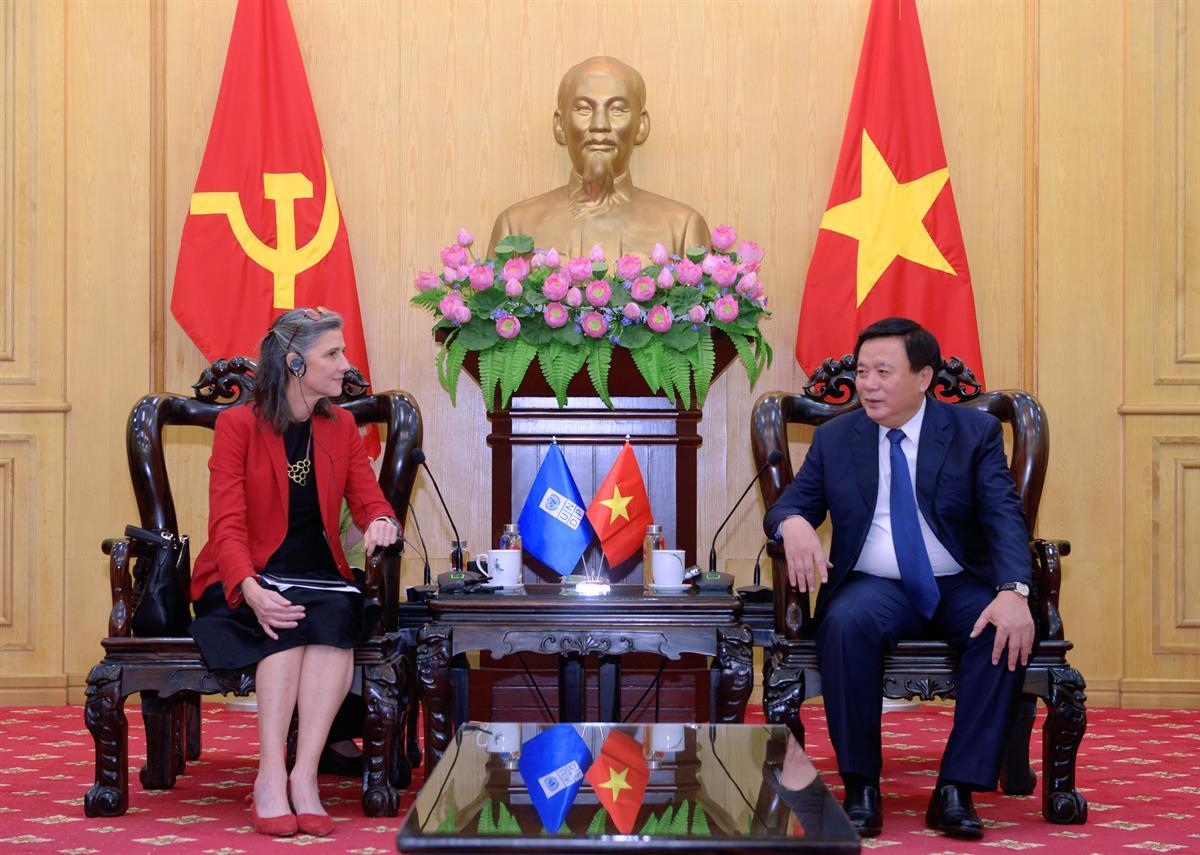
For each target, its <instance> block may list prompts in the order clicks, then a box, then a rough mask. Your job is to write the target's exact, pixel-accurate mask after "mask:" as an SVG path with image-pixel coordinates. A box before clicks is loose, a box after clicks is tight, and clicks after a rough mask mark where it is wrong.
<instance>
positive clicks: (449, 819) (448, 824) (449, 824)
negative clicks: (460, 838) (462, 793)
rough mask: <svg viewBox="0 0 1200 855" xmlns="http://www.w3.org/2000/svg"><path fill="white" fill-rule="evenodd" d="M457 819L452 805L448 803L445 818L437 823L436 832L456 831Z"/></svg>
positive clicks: (447, 832)
mask: <svg viewBox="0 0 1200 855" xmlns="http://www.w3.org/2000/svg"><path fill="white" fill-rule="evenodd" d="M457 826H458V821H457V819H456V818H455V811H454V805H450V809H449V810H448V811H447V812H446V818H445V819H443V820H442V821H441V822H439V823H438V827H437V833H438V834H449V833H451V832H453V831H458V827H457Z"/></svg>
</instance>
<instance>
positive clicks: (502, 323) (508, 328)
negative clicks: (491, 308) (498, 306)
mask: <svg viewBox="0 0 1200 855" xmlns="http://www.w3.org/2000/svg"><path fill="white" fill-rule="evenodd" d="M520 331H521V322H520V321H519V320H517V319H516V318H514V317H513V316H512V315H505V316H504V317H502V318H501V319H500V320H498V321H496V333H497V334H498V335H499V336H500V338H516V337H517V333H519V332H520Z"/></svg>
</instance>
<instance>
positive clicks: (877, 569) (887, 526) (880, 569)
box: [854, 400, 962, 579]
mask: <svg viewBox="0 0 1200 855" xmlns="http://www.w3.org/2000/svg"><path fill="white" fill-rule="evenodd" d="M925 403H926V402H925V400H922V401H921V409H919V410H917V414H916V415H915V416H913V417H912V418H911V419H909V420H908V421H907V422H905V424H903V425H902V426H901V427H900V430H902V431H904V439H902V440H900V450H901V451H903V452H904V457H905V458H906V459H907V460H908V480H909V483H910V484H912V487H913V502H916V500H917V499H916V485H917V448H918V447H919V445H920V439H921V424H922V423H923V422H924V420H925ZM888 430H889V428H886V427H884V426H883V425H879V494H878V496H877V497H876V499H875V517H874V519H872V520H871V528H870V530H869V531H868V532H867V540H866V542H865V543H863V548H862V553H860V554H859V556H858V564H856V565H855V567H854V569H855V570H857V571H858V572H859V573H868V574H870V575H872V576H881V577H883V578H885V579H899V578H900V565H898V564H897V563H896V546H895V544H894V543H893V542H892V498H891V497H892V454H891V447H892V441H891V440H890V439H888V437H887V434H888ZM917 521H918V522H919V523H920V525H921V537H922V538H924V540H925V551H926V552H928V553H929V563H930V564H931V565H932V566H933V575H934V576H952V575H954V574H955V573H961V572H962V567H960V566H959V564H958V562H957V561H955V560H954V557H953V556H952V555H951V554H950V553H949V552H947V551H946V547H944V546H942V543H941V541H939V540H938V539H937V538H936V537H935V536H934V534H933V530H932V529H931V528H930V527H929V523H928V522H926V521H925V514H923V513H921V507H920V505H918V506H917Z"/></svg>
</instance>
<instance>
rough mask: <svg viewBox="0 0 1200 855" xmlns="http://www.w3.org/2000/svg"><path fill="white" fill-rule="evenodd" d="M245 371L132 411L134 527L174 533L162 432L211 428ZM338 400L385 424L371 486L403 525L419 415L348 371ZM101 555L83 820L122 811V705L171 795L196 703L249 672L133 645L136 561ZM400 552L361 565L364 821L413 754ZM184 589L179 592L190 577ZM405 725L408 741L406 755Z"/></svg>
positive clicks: (187, 751) (206, 377)
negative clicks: (106, 602)
mask: <svg viewBox="0 0 1200 855" xmlns="http://www.w3.org/2000/svg"><path fill="white" fill-rule="evenodd" d="M254 367H255V366H254V363H253V361H251V360H249V359H245V358H243V357H238V358H235V359H232V360H228V361H226V360H218V361H217V362H215V363H213V365H211V366H210V367H209V368H207V369H205V371H204V373H203V374H202V375H201V376H200V380H199V381H198V382H197V383H196V384H195V386H194V387H193V389H194V390H195V395H194V397H191V398H188V397H185V396H183V395H174V394H162V395H147V396H146V397H144V398H142V399H141V400H140V401H138V403H137V405H136V406H135V407H134V408H133V411H132V412H131V413H130V415H129V423H128V426H127V429H126V451H127V453H128V456H129V471H130V475H131V476H132V478H133V487H134V493H135V494H136V496H137V503H138V512H139V515H140V517H141V522H140V525H141V526H142V527H143V528H149V529H154V528H164V529H169V530H171V531H174V532H176V533H178V531H179V524H178V522H177V519H176V515H175V502H174V499H173V498H172V495H171V486H170V480H169V478H168V476H167V468H166V459H165V456H164V444H163V430H164V428H166V427H167V426H168V425H172V426H173V425H192V426H203V427H207V428H212V427H213V426H214V424H215V423H216V420H217V416H218V415H219V414H220V413H221V412H222V411H223V410H225V409H228V408H229V407H232V406H235V405H237V404H241V403H243V402H244V401H246V400H248V399H249V398H250V397H251V395H252V392H253V388H254ZM337 403H338V404H340V405H341V406H342V407H344V408H345V409H347V410H349V411H350V412H351V413H353V415H354V417H355V419H356V420H357V421H358V422H359V424H363V423H368V422H377V423H383V424H384V425H386V426H387V437H386V440H385V444H384V450H383V461H382V470H381V474H380V478H379V482H380V487H381V488H382V489H383V494H384V496H386V497H387V499H388V501H390V502H391V504H392V507H393V509H394V510H395V514H396V519H398V520H401V521H402V522H403V521H404V519H405V517H406V516H407V512H408V503H409V497H410V495H411V493H412V486H413V479H414V478H415V476H416V470H417V466H416V465H415V464H414V463H413V462H412V460H411V459H410V453H411V451H412V450H413V449H414V448H416V447H418V446H419V445H420V442H421V412H420V410H419V409H418V408H417V404H416V402H415V401H414V400H413V399H412V398H411V397H410V396H409V395H407V394H406V393H404V392H383V393H380V394H376V395H368V394H366V386H365V384H364V383H363V381H362V375H360V374H358V372H357V371H352V372H351V373H350V374H348V375H347V378H346V380H345V382H344V384H343V394H342V397H340V398H338V399H337ZM102 548H103V550H104V552H105V553H106V554H107V555H109V576H110V584H111V586H112V600H113V608H112V613H111V615H110V616H109V622H108V635H109V637H108V638H105V639H104V640H103V641H102V642H101V644H102V645H103V647H104V653H105V655H104V658H103V659H102V660H101V661H100V662H99V664H97V665H96V666H95V667H94V668H92V670H91V673H89V674H88V679H87V703H86V707H85V711H84V718H85V721H86V723H87V727H88V730H90V731H91V733H92V737H93V738H94V740H95V742H96V782H95V784H93V785H92V787H91V789H90V790H88V792H87V794H86V795H85V796H84V812H85V813H86V814H87V815H88V816H119V815H121V814H123V813H125V810H126V808H127V807H128V805H129V781H128V767H129V762H128V755H129V745H128V722H127V721H126V718H125V713H124V704H125V698H126V697H128V696H129V695H130V694H132V693H134V692H140V693H141V704H142V717H143V719H144V721H145V725H146V765H144V766H143V767H142V769H141V774H140V778H141V782H142V786H143V787H145V788H147V789H170V788H171V787H173V786H174V785H175V778H176V776H178V775H179V774H181V773H182V772H183V770H184V765H185V763H186V762H187V761H188V760H195V759H197V758H198V757H199V756H200V695H202V694H212V693H216V692H220V693H222V694H228V693H230V692H232V693H233V694H235V695H241V696H244V695H247V694H249V693H250V692H252V691H253V690H254V668H253V667H251V668H248V669H244V670H241V671H221V672H217V671H210V670H208V669H207V668H206V667H205V664H204V661H203V659H202V658H201V656H200V651H199V648H197V646H196V643H195V642H194V641H193V640H192V639H191V638H190V637H184V638H138V637H134V636H133V635H132V634H131V631H130V626H129V619H130V614H131V592H132V581H131V575H130V560H131V559H132V558H136V557H138V556H137V552H136V550H137V548H138V547H137V546H136V545H135V544H134V543H133V542H132V541H131V540H130V539H128V538H114V539H112V540H106V541H105V542H104V544H103V546H102ZM400 551H401V544H397V545H396V546H395V547H392V548H391V549H389V550H386V551H383V550H381V551H379V552H377V553H376V554H375V555H373V556H371V558H370V559H369V560H368V562H367V567H366V586H367V596H369V597H374V598H376V599H377V600H378V601H379V602H380V604H381V606H382V613H383V614H382V619H381V621H380V625H379V626H378V627H376V629H375V632H374V635H373V637H372V638H370V639H369V640H368V641H366V642H365V643H363V644H361V645H359V646H358V647H357V648H355V651H354V667H355V678H354V685H353V687H352V688H351V691H352V692H354V693H356V694H360V695H361V696H362V698H363V701H364V702H365V706H366V709H367V713H366V720H365V722H364V730H363V755H364V757H363V766H364V770H363V796H362V805H363V813H364V814H366V815H367V816H394V815H395V814H396V811H397V807H398V795H397V791H396V788H397V787H400V788H403V787H406V786H408V783H409V780H410V778H411V766H410V763H411V762H412V759H411V758H412V755H413V754H414V753H415V727H416V722H415V719H416V716H415V715H412V714H406V713H411V707H413V706H415V703H414V697H415V696H414V692H415V686H416V681H415V679H410V678H409V677H408V675H409V673H411V671H412V664H411V662H412V658H413V654H414V653H415V651H413V650H409V649H406V645H405V639H404V638H403V633H396V632H394V630H395V627H396V624H397V604H398V601H399V586H400ZM187 569H188V570H189V571H190V568H187ZM183 582H184V584H183V589H184V590H185V591H186V590H187V589H188V582H189V580H188V579H184V580H183ZM410 687H411V689H410ZM406 723H408V724H409V735H410V737H411V741H412V742H413V745H412V746H411V748H410V750H408V751H405V732H406V728H405V725H406ZM417 757H419V754H417Z"/></svg>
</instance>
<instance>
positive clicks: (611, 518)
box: [587, 441, 654, 567]
mask: <svg viewBox="0 0 1200 855" xmlns="http://www.w3.org/2000/svg"><path fill="white" fill-rule="evenodd" d="M587 518H588V522H590V523H591V524H592V528H593V529H595V531H596V537H598V538H600V546H601V548H603V549H604V557H605V558H607V559H608V566H609V567H616V566H617V565H618V564H620V563H621V562H622V561H625V560H626V559H627V558H629V557H630V556H631V555H633V554H634V553H635V552H637V551H638V549H640V548H641V546H642V541H643V540H644V539H645V537H646V526H648V525H650V524H652V523H653V522H654V516H653V515H652V514H651V513H650V499H649V498H648V497H647V496H646V484H645V482H644V481H642V470H641V468H639V467H638V462H637V457H635V456H634V454H633V446H632V445H630V444H629V442H628V441H626V442H625V446H624V448H622V449H621V453H620V454H618V455H617V460H616V462H615V463H613V465H612V469H609V470H608V474H607V475H605V476H604V483H602V484H601V485H600V489H598V490H597V491H596V498H594V499H592V503H591V505H589V506H588V511H587Z"/></svg>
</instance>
